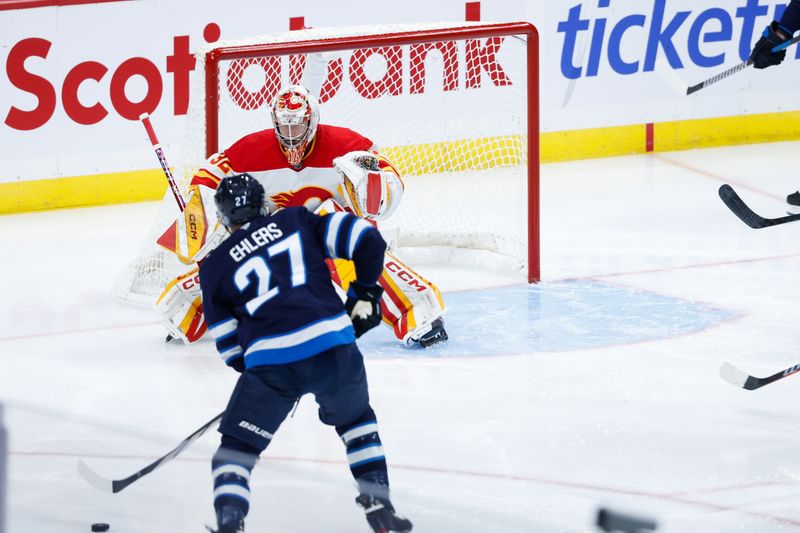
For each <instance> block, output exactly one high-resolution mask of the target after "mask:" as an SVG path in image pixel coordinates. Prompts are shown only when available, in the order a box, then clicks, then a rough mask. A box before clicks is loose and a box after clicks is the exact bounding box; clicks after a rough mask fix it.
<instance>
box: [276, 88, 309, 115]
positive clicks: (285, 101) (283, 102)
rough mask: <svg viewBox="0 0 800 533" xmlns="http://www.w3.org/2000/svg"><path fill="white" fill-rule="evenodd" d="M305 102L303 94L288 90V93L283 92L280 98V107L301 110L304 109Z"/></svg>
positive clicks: (288, 109) (281, 108)
mask: <svg viewBox="0 0 800 533" xmlns="http://www.w3.org/2000/svg"><path fill="white" fill-rule="evenodd" d="M305 103H306V99H305V98H303V95H300V94H297V93H292V92H288V93H286V94H282V95H281V96H280V97H279V98H278V109H280V110H287V111H299V110H301V109H303V106H304V105H305Z"/></svg>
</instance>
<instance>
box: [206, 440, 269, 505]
mask: <svg viewBox="0 0 800 533" xmlns="http://www.w3.org/2000/svg"><path fill="white" fill-rule="evenodd" d="M256 461H258V453H257V451H256V450H254V449H253V448H252V447H251V446H249V445H247V444H245V443H243V442H241V441H239V440H236V439H234V438H231V437H228V436H225V435H223V436H222V444H220V447H219V448H218V449H217V452H216V453H215V454H214V457H213V458H212V460H211V470H212V473H211V475H212V477H213V478H214V509H215V510H216V511H217V516H218V517H221V516H222V515H223V514H230V512H231V511H235V510H239V511H241V518H244V517H245V516H247V511H249V509H250V485H249V481H250V472H251V471H252V470H253V467H254V466H255V464H256ZM223 508H225V512H226V513H223Z"/></svg>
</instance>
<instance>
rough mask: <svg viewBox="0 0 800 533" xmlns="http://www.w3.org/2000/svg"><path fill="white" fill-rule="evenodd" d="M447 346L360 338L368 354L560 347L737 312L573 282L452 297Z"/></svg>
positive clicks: (597, 343)
mask: <svg viewBox="0 0 800 533" xmlns="http://www.w3.org/2000/svg"><path fill="white" fill-rule="evenodd" d="M445 302H446V304H447V313H446V314H445V316H444V320H445V328H446V329H447V333H448V335H449V337H450V340H448V341H447V342H446V343H443V344H441V345H436V346H433V347H431V348H428V349H413V348H411V349H409V348H405V347H403V346H401V345H400V344H399V343H398V342H397V341H396V340H395V339H394V337H393V336H392V334H391V331H390V330H389V329H388V328H384V327H378V328H375V329H374V330H372V331H370V332H368V333H367V334H366V335H364V336H363V337H362V338H361V339H359V341H358V345H359V348H360V349H361V351H362V353H364V355H365V356H367V357H448V356H478V355H481V356H485V355H505V354H526V353H537V352H561V351H570V350H582V349H588V348H601V347H606V346H614V345H620V344H632V343H637V342H645V341H653V340H659V339H668V338H671V337H677V336H680V335H685V334H688V333H692V332H695V331H700V330H703V329H706V328H708V327H713V326H715V325H718V324H720V323H722V322H725V321H726V320H729V319H731V318H732V317H734V316H735V313H733V312H731V311H726V310H723V309H717V308H714V307H712V306H710V305H705V304H702V303H697V302H691V301H688V300H683V299H680V298H674V297H670V296H665V295H662V294H657V293H654V292H650V291H644V290H637V289H631V288H627V287H620V286H617V285H613V284H609V283H603V282H599V281H589V280H567V281H559V282H553V283H542V284H539V285H520V286H514V287H503V288H497V289H481V290H475V291H464V292H456V293H450V294H445Z"/></svg>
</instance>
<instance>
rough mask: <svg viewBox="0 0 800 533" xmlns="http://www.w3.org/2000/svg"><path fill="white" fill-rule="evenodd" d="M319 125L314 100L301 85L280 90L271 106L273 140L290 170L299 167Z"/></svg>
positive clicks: (317, 109)
mask: <svg viewBox="0 0 800 533" xmlns="http://www.w3.org/2000/svg"><path fill="white" fill-rule="evenodd" d="M318 123H319V107H318V105H317V100H316V99H315V98H314V97H313V96H311V94H310V93H309V92H308V89H306V88H305V87H303V86H301V85H292V86H290V87H288V88H286V89H283V90H282V91H280V92H279V93H278V95H277V96H276V97H275V100H274V101H273V102H272V124H273V126H274V127H275V136H276V137H278V142H280V143H281V147H282V148H283V152H284V153H285V154H286V159H287V160H288V161H289V164H290V165H292V166H293V167H296V168H299V167H300V163H301V162H302V160H303V156H304V155H305V152H306V148H308V146H309V145H310V144H311V142H312V141H313V140H314V135H316V133H317V124H318Z"/></svg>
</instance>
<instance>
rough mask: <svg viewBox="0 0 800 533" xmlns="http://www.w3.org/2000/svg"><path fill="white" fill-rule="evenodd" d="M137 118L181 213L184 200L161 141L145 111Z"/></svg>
mask: <svg viewBox="0 0 800 533" xmlns="http://www.w3.org/2000/svg"><path fill="white" fill-rule="evenodd" d="M139 120H141V121H142V125H143V126H144V129H145V131H146V132H147V136H148V137H149V138H150V144H152V145H153V150H155V152H156V157H158V162H159V163H161V170H163V171H164V176H166V178H167V183H168V184H169V188H170V190H171V191H172V196H174V197H175V202H176V203H177V204H178V209H180V210H181V213H183V211H184V210H185V209H186V200H184V199H183V195H182V194H181V190H180V189H179V188H178V183H177V182H176V181H175V176H173V175H172V171H171V170H170V169H169V164H168V163H167V156H165V155H164V149H163V148H161V143H159V142H158V137H156V130H154V129H153V124H152V123H151V122H150V115H149V114H147V113H142V114H141V115H139Z"/></svg>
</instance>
